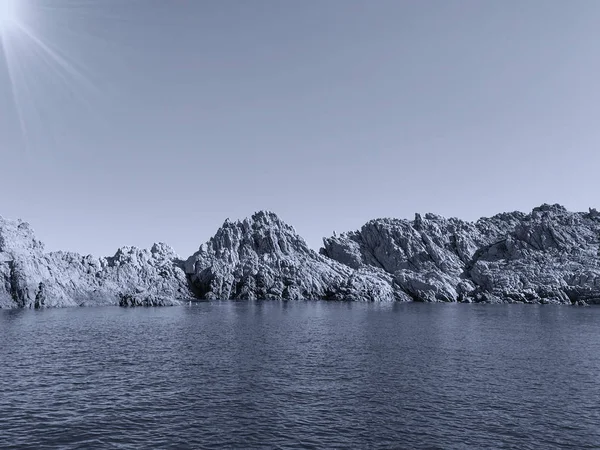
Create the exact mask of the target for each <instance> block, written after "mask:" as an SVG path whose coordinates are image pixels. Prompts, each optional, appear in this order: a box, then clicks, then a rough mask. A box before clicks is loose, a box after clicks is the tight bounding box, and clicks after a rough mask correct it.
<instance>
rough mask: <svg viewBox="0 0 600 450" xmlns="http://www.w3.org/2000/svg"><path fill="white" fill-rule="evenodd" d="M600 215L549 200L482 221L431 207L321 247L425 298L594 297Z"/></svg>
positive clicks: (599, 276)
mask: <svg viewBox="0 0 600 450" xmlns="http://www.w3.org/2000/svg"><path fill="white" fill-rule="evenodd" d="M599 238H600V214H599V213H598V212H596V211H595V210H590V211H589V212H588V213H572V212H568V211H566V209H565V208H564V207H562V206H560V205H546V204H545V205H542V206H540V207H538V208H535V209H534V210H533V211H532V212H531V213H530V214H523V213H520V212H514V213H504V214H499V215H496V216H494V217H491V218H484V219H480V220H478V221H477V222H475V223H471V222H464V221H461V220H458V219H445V218H442V217H439V216H435V215H432V214H426V215H425V217H424V218H423V217H421V216H420V215H417V216H416V217H415V220H413V221H407V220H396V219H378V220H373V221H370V222H368V223H367V224H365V225H364V226H363V227H362V228H361V229H360V230H359V231H356V232H350V233H345V234H343V235H341V236H339V237H331V238H326V239H324V248H323V249H321V253H322V254H323V255H326V256H328V257H330V258H332V259H335V260H337V261H340V262H343V263H345V264H348V265H350V266H351V267H355V268H359V267H364V266H373V267H379V268H382V269H383V270H385V271H386V272H388V273H389V274H390V275H392V276H393V279H394V281H395V282H396V283H397V284H398V285H399V286H400V287H401V288H402V289H403V290H404V291H405V292H407V293H408V294H409V295H410V296H411V297H413V299H415V300H418V301H466V302H471V301H485V302H506V301H509V302H510V301H522V302H530V303H547V302H551V303H572V302H577V301H580V300H584V301H588V302H595V301H596V300H597V299H599V298H600V258H599V256H598V255H599V253H598V252H599V250H598V249H599Z"/></svg>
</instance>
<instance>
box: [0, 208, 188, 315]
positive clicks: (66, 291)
mask: <svg viewBox="0 0 600 450" xmlns="http://www.w3.org/2000/svg"><path fill="white" fill-rule="evenodd" d="M182 266H183V263H182V262H181V261H180V260H179V258H178V257H177V255H176V254H175V252H174V251H173V249H171V248H170V247H169V246H167V245H165V244H154V246H153V247H152V248H151V249H150V250H141V249H137V248H135V247H124V248H121V249H119V250H118V251H117V252H116V254H115V255H114V256H112V257H108V258H99V259H97V258H93V257H92V256H81V255H79V254H77V253H71V252H51V253H45V252H44V246H43V244H42V243H41V242H40V241H38V240H37V239H36V238H35V236H34V234H33V230H32V229H31V227H30V226H29V224H27V223H26V222H22V221H10V220H6V219H2V218H0V307H1V308H12V307H21V308H43V307H61V306H81V305H90V306H93V305H116V304H118V303H119V301H120V299H121V297H122V296H123V295H126V294H134V293H137V292H140V291H144V292H148V293H149V295H153V296H158V297H161V296H163V297H168V298H175V299H177V298H188V297H191V292H190V291H189V289H188V282H187V278H186V275H185V273H184V271H183V268H182Z"/></svg>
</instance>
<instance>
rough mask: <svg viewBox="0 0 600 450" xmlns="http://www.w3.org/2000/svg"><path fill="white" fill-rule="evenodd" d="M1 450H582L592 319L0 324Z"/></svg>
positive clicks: (417, 308)
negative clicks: (488, 449)
mask: <svg viewBox="0 0 600 450" xmlns="http://www.w3.org/2000/svg"><path fill="white" fill-rule="evenodd" d="M0 448H2V449H36V450H38V449H95V448H97V449H153V448H161V449H263V448H264V449H487V448H490V449H578V450H581V449H598V448H600V307H587V308H584V307H570V306H554V305H538V306H534V305H481V304H426V303H395V304H378V303H352V302H326V301H314V302H311V301H307V302H296V301H211V302H197V303H193V304H191V305H186V306H181V307H163V308H119V307H99V308H84V307H82V308H65V309H46V310H0Z"/></svg>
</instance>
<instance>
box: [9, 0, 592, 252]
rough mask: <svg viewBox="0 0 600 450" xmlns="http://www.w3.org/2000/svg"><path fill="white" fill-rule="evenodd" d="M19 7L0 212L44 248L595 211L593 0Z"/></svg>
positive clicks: (314, 238) (53, 2) (197, 0)
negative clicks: (254, 221) (226, 225)
mask: <svg viewBox="0 0 600 450" xmlns="http://www.w3.org/2000/svg"><path fill="white" fill-rule="evenodd" d="M3 1H6V0H0V2H3ZM19 5H20V7H21V8H20V9H21V11H20V17H19V20H20V21H21V28H19V27H16V26H8V25H4V26H3V27H2V28H3V31H2V35H3V38H2V39H3V51H2V54H1V55H0V56H5V57H0V153H1V159H0V174H1V180H2V195H1V196H0V214H1V215H3V216H4V217H8V218H17V217H20V218H23V219H24V220H27V221H29V222H30V223H31V224H32V225H33V227H34V228H35V230H36V232H37V234H38V236H39V237H40V238H41V239H42V240H44V241H45V242H46V245H47V248H48V249H50V250H55V249H66V250H75V251H79V252H82V253H84V254H87V253H92V254H95V255H110V254H113V253H114V251H115V250H116V248H117V247H119V246H122V245H137V246H141V247H146V246H149V245H151V244H152V243H153V242H154V241H165V242H167V243H169V244H171V245H172V246H173V247H174V248H175V250H176V251H178V252H179V253H180V254H181V255H182V256H188V255H189V254H191V253H192V252H194V251H195V250H196V249H197V248H198V246H199V245H200V244H201V243H202V242H204V241H206V240H207V239H208V238H209V237H210V236H212V235H213V234H214V232H215V231H216V229H217V228H218V227H219V226H220V225H221V224H222V222H223V221H224V219H225V218H227V217H229V218H230V219H236V218H243V217H246V216H249V215H251V214H252V213H253V212H254V211H256V210H259V209H270V210H273V211H275V212H276V213H278V214H279V215H280V216H281V217H282V218H283V219H284V220H286V221H287V222H288V223H290V224H291V225H293V226H295V227H296V230H297V231H298V232H299V233H300V234H302V235H303V236H304V237H305V238H306V239H307V241H308V243H309V244H310V245H311V246H312V247H313V248H318V246H319V245H320V243H321V238H322V237H323V236H326V235H330V234H331V232H332V231H333V230H336V231H338V232H340V231H345V230H350V229H356V228H358V227H360V226H361V225H362V224H363V223H364V222H366V221H367V220H369V219H371V218H376V217H382V216H393V217H406V218H412V217H414V213H415V212H422V213H423V212H435V213H438V214H442V215H447V216H457V217H461V218H465V219H476V218H478V217H480V216H487V215H492V214H494V213H496V212H500V211H504V210H510V211H512V210H524V211H528V210H530V209H531V208H532V207H534V206H537V205H539V204H541V203H543V202H550V203H555V202H557V203H562V204H564V205H565V206H567V207H568V208H569V209H572V210H587V208H588V207H589V206H600V201H599V193H600V176H598V167H599V166H600V151H599V149H600V126H599V124H598V121H599V118H600V76H599V74H600V26H599V25H598V24H600V1H596V0H573V1H564V0H560V1H555V0H539V1H532V0H519V1H516V0H507V1H496V0H494V1H486V0H461V1H453V0H443V1H442V0H435V1H434V0H414V1H402V0H361V1H356V0H318V1H317V0H294V1H281V0H269V1H267V0H252V1H248V0H238V1H230V0H213V1H202V0H19ZM2 23H5V22H2ZM7 61H8V64H7ZM9 67H10V70H8V68H9ZM9 73H12V74H13V83H12V84H11V82H10V77H9ZM19 117H20V118H21V121H20V120H19Z"/></svg>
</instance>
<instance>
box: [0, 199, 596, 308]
mask: <svg viewBox="0 0 600 450" xmlns="http://www.w3.org/2000/svg"><path fill="white" fill-rule="evenodd" d="M192 299H206V300H211V299H221V300H228V299H284V300H348V301H369V302H376V301H381V302H393V301H419V302H465V303H474V302H477V303H533V304H548V303H551V304H566V305H585V304H593V303H600V213H599V212H598V211H596V210H595V209H589V211H588V212H569V211H567V210H566V209H565V208H564V207H563V206H561V205H556V204H555V205H549V204H543V205H541V206H539V207H537V208H534V209H533V210H532V211H531V212H530V213H527V214H526V213H522V212H510V213H501V214H497V215H495V216H493V217H490V218H482V219H479V220H478V221H476V222H467V221H463V220H460V219H456V218H444V217H441V216H438V215H435V214H425V215H423V216H422V215H420V214H416V215H415V217H414V219H413V220H404V219H389V218H388V219H375V220H371V221H369V222H368V223H366V224H365V225H363V226H362V227H361V228H360V229H359V230H356V231H350V232H346V233H342V234H341V235H334V236H331V237H327V238H324V239H323V247H322V248H321V249H320V251H319V252H316V251H314V250H312V249H310V248H309V247H308V245H307V244H306V242H305V241H304V239H303V238H302V237H300V236H299V235H298V234H297V233H296V232H295V230H294V228H293V227H291V226H290V225H288V224H286V223H285V222H283V221H282V220H281V219H280V218H279V217H278V216H277V215H276V214H274V213H272V212H269V211H259V212H257V213H255V214H254V215H253V216H252V217H251V218H247V219H244V220H240V221H234V222H232V221H229V220H226V221H225V223H224V224H223V225H222V226H221V227H220V228H219V229H218V230H217V232H216V233H215V235H214V236H213V237H212V238H211V239H210V240H209V241H207V242H206V243H204V244H202V245H201V246H200V248H199V249H198V251H197V252H196V253H194V254H193V255H191V256H190V257H189V258H187V259H181V258H179V256H178V255H177V254H176V253H175V252H174V251H173V249H172V248H171V247H169V246H168V245H166V244H163V243H157V244H154V245H153V246H152V248H150V249H138V248H135V247H123V248H120V249H119V250H117V252H116V253H115V254H114V255H113V256H110V257H104V258H95V257H93V256H91V255H87V256H82V255H79V254H77V253H73V252H45V251H44V246H43V244H42V243H41V242H40V241H39V240H37V239H36V237H35V235H34V232H33V230H32V228H31V227H30V225H29V224H28V223H26V222H23V221H20V220H7V219H4V218H1V217H0V308H48V307H67V306H100V305H120V306H165V305H178V304H182V303H184V302H187V301H189V300H192Z"/></svg>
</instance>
